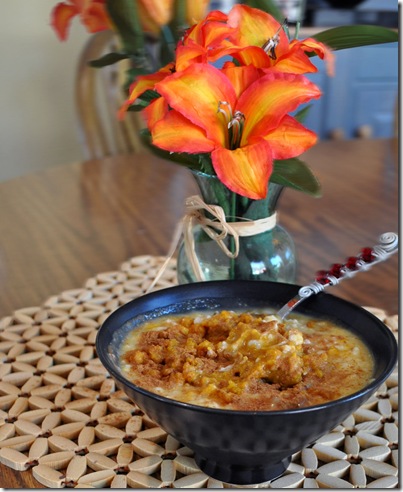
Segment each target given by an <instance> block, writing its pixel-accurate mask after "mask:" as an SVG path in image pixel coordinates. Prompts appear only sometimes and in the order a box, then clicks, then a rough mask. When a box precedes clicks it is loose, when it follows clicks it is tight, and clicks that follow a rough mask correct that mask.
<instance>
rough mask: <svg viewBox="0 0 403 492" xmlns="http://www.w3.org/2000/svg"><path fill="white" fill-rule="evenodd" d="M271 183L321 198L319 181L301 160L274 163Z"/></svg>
mask: <svg viewBox="0 0 403 492" xmlns="http://www.w3.org/2000/svg"><path fill="white" fill-rule="evenodd" d="M270 182H272V183H277V184H280V185H283V186H287V187H288V188H293V189H294V190H299V191H302V192H304V193H307V194H308V195H312V196H314V197H320V196H321V189H320V184H319V181H318V180H317V179H316V178H315V176H314V174H313V173H312V171H311V170H310V169H309V167H308V166H307V165H306V164H305V163H304V162H302V161H301V160H299V159H295V158H294V159H284V160H281V161H278V160H276V161H274V170H273V173H272V175H271V177H270Z"/></svg>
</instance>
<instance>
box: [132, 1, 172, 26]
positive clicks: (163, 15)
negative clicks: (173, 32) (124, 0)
mask: <svg viewBox="0 0 403 492" xmlns="http://www.w3.org/2000/svg"><path fill="white" fill-rule="evenodd" d="M140 3H142V4H143V7H144V9H145V11H146V12H147V13H148V15H149V16H150V17H151V19H152V20H153V21H154V22H155V23H156V24H157V25H158V26H165V25H166V24H168V23H169V21H170V20H171V18H172V14H173V0H140Z"/></svg>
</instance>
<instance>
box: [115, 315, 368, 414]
mask: <svg viewBox="0 0 403 492" xmlns="http://www.w3.org/2000/svg"><path fill="white" fill-rule="evenodd" d="M372 367H373V362H372V357H371V355H370V353H369V351H368V350H367V348H366V347H365V345H364V344H363V343H362V342H361V341H360V340H359V339H358V338H357V337H356V336H355V335H353V334H352V333H351V332H349V331H347V330H346V329H344V328H341V327H338V326H336V325H334V324H333V323H331V322H329V321H323V320H311V319H308V318H304V317H301V316H300V317H298V318H295V319H290V320H286V321H280V320H279V319H278V318H276V317H275V316H273V315H268V314H265V313H262V314H259V313H258V314H254V313H235V312H230V311H222V312H220V313H215V314H205V313H199V314H197V315H193V316H190V315H188V316H180V317H172V316H171V317H166V318H159V319H157V320H153V321H150V322H148V323H146V324H145V325H143V326H141V327H140V328H136V329H135V330H133V332H132V334H131V335H130V336H129V337H128V339H127V340H126V342H125V344H124V348H123V351H122V369H123V372H124V373H125V375H126V377H128V379H130V380H132V381H133V382H134V383H135V384H137V385H138V386H141V387H143V388H145V389H148V390H150V391H152V392H154V393H158V394H161V395H163V396H166V397H169V398H172V399H176V400H179V401H183V402H188V403H193V404H196V405H202V406H209V407H219V408H231V409H236V410H281V409H289V408H300V407H307V406H311V405H316V404H319V403H323V402H326V401H330V400H334V399H337V398H340V397H342V396H345V395H347V394H350V393H353V392H355V391H357V390H359V389H360V388H362V387H363V386H364V385H365V384H366V383H367V382H368V381H369V379H370V378H371V375H372Z"/></svg>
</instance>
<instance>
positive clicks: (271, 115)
mask: <svg viewBox="0 0 403 492" xmlns="http://www.w3.org/2000/svg"><path fill="white" fill-rule="evenodd" d="M320 95H321V91H320V89H319V88H318V87H317V86H316V85H315V84H313V83H312V82H311V81H309V80H308V79H307V78H306V77H304V76H303V75H295V74H287V73H277V72H272V71H270V72H269V71H268V72H267V74H266V75H265V76H263V77H262V78H260V79H259V80H257V81H256V82H254V83H253V84H252V85H251V86H250V87H248V89H247V90H246V91H245V92H244V93H243V94H242V95H241V96H240V98H239V100H238V104H237V107H236V109H237V110H239V111H241V112H242V113H243V114H244V115H245V126H244V130H243V134H242V141H241V145H245V144H247V143H248V142H249V139H251V138H255V137H264V136H266V135H267V134H269V133H270V132H271V131H272V130H273V129H275V128H276V127H277V126H278V124H279V123H280V121H281V120H282V118H283V117H284V116H285V115H286V114H287V113H290V112H292V111H294V110H295V109H296V108H297V107H298V106H299V105H300V104H303V103H306V102H308V101H310V100H311V99H317V98H319V97H320Z"/></svg>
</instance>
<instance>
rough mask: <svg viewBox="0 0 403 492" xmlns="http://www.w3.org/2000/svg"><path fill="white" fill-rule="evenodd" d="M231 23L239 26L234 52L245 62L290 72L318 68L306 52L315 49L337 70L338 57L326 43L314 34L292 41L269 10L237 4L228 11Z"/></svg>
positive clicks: (236, 32)
mask: <svg viewBox="0 0 403 492" xmlns="http://www.w3.org/2000/svg"><path fill="white" fill-rule="evenodd" d="M228 25H229V26H231V27H233V28H234V29H236V31H235V35H233V36H232V37H231V41H232V43H233V45H234V46H237V47H238V49H234V51H233V52H232V55H233V56H234V58H236V59H237V60H238V61H240V62H241V63H243V64H250V63H252V64H253V65H255V66H256V67H259V68H272V69H274V70H277V71H281V72H287V73H310V72H317V71H318V69H317V68H316V67H315V65H314V64H313V63H312V62H311V61H310V59H309V56H308V55H307V54H306V52H314V53H316V54H317V55H318V56H319V57H320V58H322V59H325V61H326V62H327V65H328V72H329V74H333V70H334V68H333V64H334V60H333V58H334V57H333V54H332V52H331V50H330V49H329V48H328V47H327V46H326V45H324V44H323V43H321V42H319V41H316V40H315V39H313V38H307V39H305V40H302V41H299V40H296V39H294V40H292V41H291V42H289V40H288V37H287V35H286V34H285V32H284V31H283V28H282V25H281V24H280V23H279V22H277V21H276V20H275V19H274V18H273V17H272V16H271V15H269V14H267V13H266V12H263V11H261V10H258V9H254V8H252V7H249V6H247V5H241V4H238V5H235V6H234V7H233V8H232V9H231V11H230V12H229V14H228Z"/></svg>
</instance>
